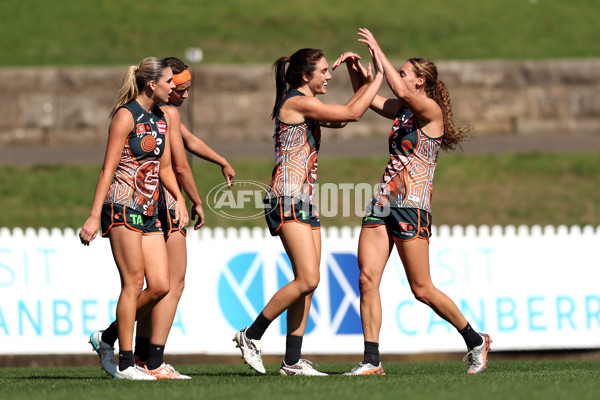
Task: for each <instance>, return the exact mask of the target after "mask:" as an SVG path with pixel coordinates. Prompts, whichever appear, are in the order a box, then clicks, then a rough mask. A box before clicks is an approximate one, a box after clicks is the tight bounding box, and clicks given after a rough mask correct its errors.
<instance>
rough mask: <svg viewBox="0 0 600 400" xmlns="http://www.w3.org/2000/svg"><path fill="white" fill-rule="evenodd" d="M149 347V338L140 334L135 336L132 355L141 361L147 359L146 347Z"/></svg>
mask: <svg viewBox="0 0 600 400" xmlns="http://www.w3.org/2000/svg"><path fill="white" fill-rule="evenodd" d="M149 348H150V338H145V337H141V336H136V337H135V351H134V352H133V355H135V356H137V358H139V359H140V361H142V362H146V361H148V349H149Z"/></svg>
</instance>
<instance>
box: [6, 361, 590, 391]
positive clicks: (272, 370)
mask: <svg viewBox="0 0 600 400" xmlns="http://www.w3.org/2000/svg"><path fill="white" fill-rule="evenodd" d="M491 357H493V355H492V356H491ZM318 367H319V368H320V369H321V370H322V371H325V372H327V373H329V374H330V376H329V377H312V378H311V377H281V376H279V375H278V374H277V369H278V366H277V365H267V371H268V373H267V375H266V376H259V375H258V374H257V373H255V372H252V371H250V370H249V369H248V367H247V366H244V365H187V366H178V369H179V370H180V372H182V373H185V374H188V375H191V376H192V379H191V380H189V381H158V382H131V381H127V382H125V381H115V380H113V379H110V378H109V377H108V376H107V375H105V374H104V373H103V371H101V369H100V368H99V367H79V368H6V369H2V370H0V372H1V373H2V374H1V375H0V398H2V399H11V400H20V399H23V400H30V399H31V400H33V399H35V400H38V399H48V400H50V399H61V400H62V399H86V400H94V399H99V400H106V399H112V400H117V399H128V400H136V399H143V400H150V399H164V400H167V399H260V400H271V399H294V398H299V399H328V400H333V399H344V400H346V399H370V400H376V399H411V400H417V399H449V400H450V399H511V400H512V399H514V400H518V399H528V400H531V399H544V400H550V399H569V400H570V399H578V400H584V399H597V398H598V393H600V380H598V372H599V371H600V362H599V361H496V362H494V361H493V360H492V361H490V363H489V366H488V370H487V371H486V372H484V373H482V374H479V375H467V374H466V373H465V369H466V367H465V363H461V362H459V361H457V362H421V363H414V362H412V363H386V364H385V365H384V367H385V369H386V372H387V375H386V376H385V377H378V376H371V377H345V376H342V375H341V373H343V372H344V371H347V370H349V369H351V368H352V367H353V365H352V364H347V363H340V364H333V363H330V364H320V365H318Z"/></svg>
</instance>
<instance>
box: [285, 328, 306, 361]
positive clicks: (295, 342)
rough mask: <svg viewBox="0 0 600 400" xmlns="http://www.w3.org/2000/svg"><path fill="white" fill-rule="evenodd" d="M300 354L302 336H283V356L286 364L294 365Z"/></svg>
mask: <svg viewBox="0 0 600 400" xmlns="http://www.w3.org/2000/svg"><path fill="white" fill-rule="evenodd" d="M301 356H302V336H293V335H287V337H286V338H285V358H284V361H285V363H286V364H287V365H294V364H296V363H297V362H298V361H300V357H301Z"/></svg>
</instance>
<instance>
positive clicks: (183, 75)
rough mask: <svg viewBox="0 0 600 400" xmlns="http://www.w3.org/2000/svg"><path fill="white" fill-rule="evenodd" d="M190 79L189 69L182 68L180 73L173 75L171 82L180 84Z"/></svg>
mask: <svg viewBox="0 0 600 400" xmlns="http://www.w3.org/2000/svg"><path fill="white" fill-rule="evenodd" d="M191 80H192V74H190V70H189V69H184V70H183V71H181V72H180V73H178V74H176V75H173V83H174V84H175V85H181V84H182V83H186V82H189V81H191Z"/></svg>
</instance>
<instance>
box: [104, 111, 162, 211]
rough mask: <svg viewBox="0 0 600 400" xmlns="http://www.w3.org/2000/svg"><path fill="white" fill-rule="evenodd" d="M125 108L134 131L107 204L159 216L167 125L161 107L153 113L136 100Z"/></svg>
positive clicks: (126, 146)
mask: <svg viewBox="0 0 600 400" xmlns="http://www.w3.org/2000/svg"><path fill="white" fill-rule="evenodd" d="M123 108H126V109H127V110H129V111H130V112H131V114H132V115H133V121H134V128H133V131H132V132H131V133H130V134H129V135H128V136H127V139H126V140H125V146H124V147H123V153H122V154H121V160H120V161H119V165H118V166H117V171H116V173H115V178H114V180H113V182H112V184H111V186H110V189H109V190H108V194H107V196H106V199H105V200H104V203H117V204H122V205H124V206H127V207H129V208H132V209H134V210H137V211H139V212H141V213H142V214H144V215H148V216H152V215H155V214H156V203H157V201H158V196H159V190H158V188H159V183H160V181H159V176H158V173H159V169H160V161H159V160H160V157H161V156H162V154H163V152H164V150H165V134H166V132H167V122H166V119H165V116H164V114H163V112H162V111H161V110H160V108H159V107H158V106H154V108H153V109H152V112H151V113H149V112H147V111H146V110H144V109H143V108H142V106H140V104H139V103H138V102H137V101H136V100H133V101H130V102H129V103H127V104H125V105H124V106H123Z"/></svg>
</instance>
